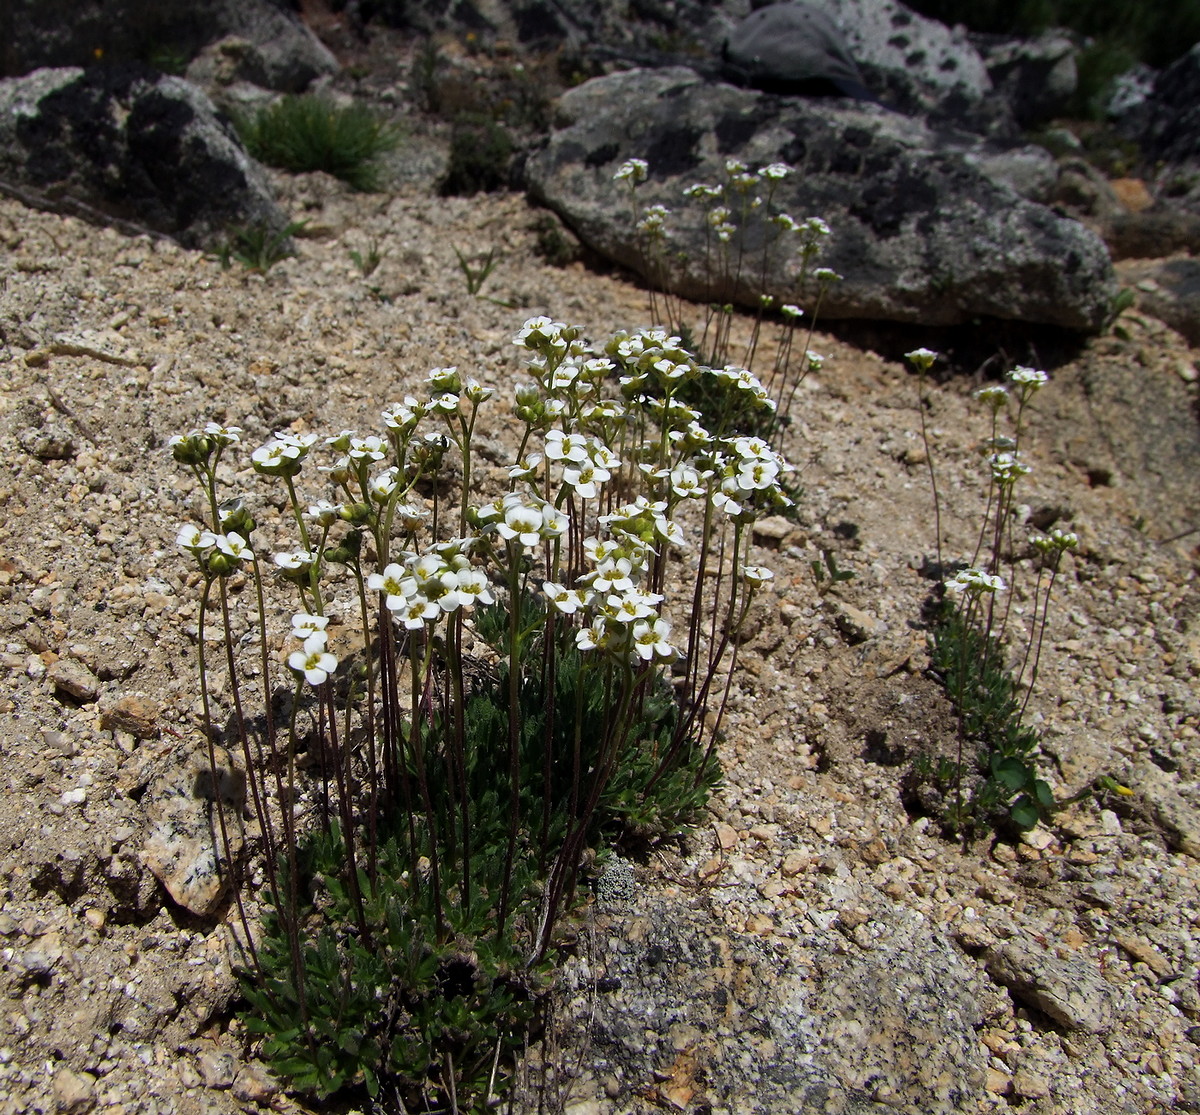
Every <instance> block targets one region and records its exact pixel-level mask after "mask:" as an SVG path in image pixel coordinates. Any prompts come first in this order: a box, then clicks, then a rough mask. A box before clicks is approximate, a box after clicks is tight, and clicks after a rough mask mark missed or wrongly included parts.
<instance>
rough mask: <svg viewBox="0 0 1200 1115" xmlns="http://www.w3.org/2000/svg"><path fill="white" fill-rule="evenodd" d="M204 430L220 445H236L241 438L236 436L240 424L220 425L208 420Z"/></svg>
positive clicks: (239, 430)
mask: <svg viewBox="0 0 1200 1115" xmlns="http://www.w3.org/2000/svg"><path fill="white" fill-rule="evenodd" d="M204 432H205V433H206V434H207V435H208V436H209V437H210V438H212V439H213V441H215V442H216V443H217V444H218V445H220V446H225V445H236V444H237V443H238V442H239V441H241V440H242V439H241V438H240V437H239V436H238V435H239V434H240V433H241V432H242V428H241V426H222V425H221V424H220V423H219V422H209V423H208V425H207V426H205V427H204Z"/></svg>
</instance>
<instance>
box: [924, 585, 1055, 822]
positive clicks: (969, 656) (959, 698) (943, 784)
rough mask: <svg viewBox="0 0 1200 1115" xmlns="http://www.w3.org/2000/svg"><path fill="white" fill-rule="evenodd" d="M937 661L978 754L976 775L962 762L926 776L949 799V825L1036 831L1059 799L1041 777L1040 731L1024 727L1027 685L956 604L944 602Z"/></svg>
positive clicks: (934, 638) (934, 636) (936, 632)
mask: <svg viewBox="0 0 1200 1115" xmlns="http://www.w3.org/2000/svg"><path fill="white" fill-rule="evenodd" d="M929 657H930V665H931V667H932V669H933V671H934V673H935V675H936V676H938V677H939V678H940V679H941V681H942V684H943V685H944V686H945V689H946V694H947V695H948V696H949V697H950V699H951V701H952V702H953V704H954V706H955V711H956V713H957V715H958V721H959V731H960V733H961V735H962V737H963V739H964V740H966V741H969V742H970V743H971V744H973V745H974V747H975V749H976V753H975V756H974V768H975V769H974V772H973V774H972V773H969V772H967V771H963V770H961V769H960V768H959V765H958V764H954V763H951V764H945V765H944V766H942V767H941V768H940V769H938V768H935V767H933V766H930V765H928V764H926V766H925V769H924V771H923V773H924V774H925V776H926V777H927V778H928V779H929V781H931V782H932V783H933V784H934V785H935V786H937V788H938V789H939V790H940V791H941V792H942V793H943V794H945V796H946V799H947V805H946V810H945V814H944V816H943V820H944V821H945V822H946V824H947V826H948V827H949V828H950V829H951V830H953V831H959V832H961V831H969V830H971V829H972V828H980V829H987V828H990V827H993V826H995V825H997V824H1000V823H1006V822H1008V821H1011V822H1012V823H1013V824H1015V825H1016V826H1017V827H1018V828H1020V829H1030V828H1033V826H1034V825H1036V824H1037V822H1038V821H1039V820H1040V819H1041V818H1042V817H1043V816H1045V815H1047V814H1048V813H1049V812H1050V811H1051V810H1052V809H1054V807H1055V802H1054V795H1053V794H1052V793H1051V791H1050V787H1049V785H1048V784H1047V783H1046V782H1045V781H1044V780H1043V779H1041V778H1039V777H1038V776H1037V767H1036V759H1035V753H1036V751H1037V746H1038V734H1037V732H1035V731H1034V730H1033V729H1032V728H1030V727H1028V726H1027V725H1025V724H1024V723H1023V722H1022V712H1023V705H1022V703H1021V701H1020V700H1018V698H1019V696H1020V688H1019V686H1018V684H1017V681H1016V679H1015V678H1014V677H1013V675H1012V673H1010V672H1009V670H1008V667H1007V664H1006V659H1005V654H1004V651H1003V648H1002V647H1001V645H1000V643H999V640H997V639H996V638H995V637H994V636H992V635H991V634H990V633H988V632H987V631H985V630H981V629H980V628H979V627H978V626H977V625H974V624H972V623H971V622H970V621H969V620H968V618H967V616H966V614H965V613H964V612H963V611H962V610H961V609H960V608H959V607H958V606H957V605H956V604H954V603H953V602H951V601H949V600H942V601H941V602H940V603H939V605H938V608H937V611H936V614H935V617H934V622H933V625H932V630H931V632H930V655H929ZM961 762H962V760H960V763H961ZM964 780H965V781H966V782H967V783H968V787H969V789H968V791H967V793H966V794H964V793H963V792H962V790H963V789H964V787H963V786H962V782H963V781H964Z"/></svg>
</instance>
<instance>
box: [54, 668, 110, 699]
mask: <svg viewBox="0 0 1200 1115" xmlns="http://www.w3.org/2000/svg"><path fill="white" fill-rule="evenodd" d="M47 674H48V675H49V677H50V680H51V681H52V682H54V688H55V689H57V690H58V691H59V692H61V693H65V694H67V696H68V697H73V698H75V700H77V701H83V702H85V703H90V702H92V701H94V700H96V699H97V698H98V697H99V696H100V679H99V678H97V677H96V675H95V674H93V673H92V671H91V670H89V669H88V668H87V667H86V666H85V665H84V664H83V663H82V662H80V661H78V660H77V659H75V658H60V659H59V660H58V661H57V662H55V663H54V664H53V665H52V666H51V667H50V669H49V670H48V671H47Z"/></svg>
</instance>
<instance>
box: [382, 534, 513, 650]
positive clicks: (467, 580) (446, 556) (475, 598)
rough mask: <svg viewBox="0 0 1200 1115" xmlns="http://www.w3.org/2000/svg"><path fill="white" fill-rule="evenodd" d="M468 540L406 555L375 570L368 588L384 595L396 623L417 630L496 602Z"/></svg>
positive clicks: (407, 628) (385, 602)
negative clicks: (471, 555) (470, 554)
mask: <svg viewBox="0 0 1200 1115" xmlns="http://www.w3.org/2000/svg"><path fill="white" fill-rule="evenodd" d="M468 546H469V542H468V541H467V540H456V541H452V542H449V543H443V544H441V545H439V546H437V547H435V548H434V550H433V551H431V552H429V553H425V554H421V555H417V554H405V555H404V556H403V560H402V562H391V563H389V564H388V565H387V566H385V567H384V569H383V572H382V573H372V574H371V575H370V576H369V577H368V578H367V587H368V588H369V589H371V590H372V591H373V592H378V593H381V594H382V595H383V598H384V604H385V605H386V606H387V609H388V611H390V612H391V613H392V616H393V618H394V619H395V621H396V623H397V624H398V625H400V626H402V627H404V628H405V629H406V630H409V631H417V630H420V629H421V628H423V627H424V626H425V625H426V624H427V623H429V622H431V621H433V620H437V619H440V618H441V617H442V616H444V615H449V614H450V613H451V612H456V611H458V610H459V609H470V608H473V607H474V606H475V605H476V604H494V603H495V601H496V598H495V597H494V596H493V595H492V590H491V586H490V584H489V583H488V578H487V574H486V573H485V572H484V571H483V570H482V569H478V568H476V567H475V566H474V565H472V563H471V559H470V558H469V557H468V556H467V554H466V553H465V552H464V550H465V549H466V548H467V547H468Z"/></svg>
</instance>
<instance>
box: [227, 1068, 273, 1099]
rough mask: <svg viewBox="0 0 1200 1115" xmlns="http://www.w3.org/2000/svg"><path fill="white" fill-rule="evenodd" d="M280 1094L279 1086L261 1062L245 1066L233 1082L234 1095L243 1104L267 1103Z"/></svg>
mask: <svg viewBox="0 0 1200 1115" xmlns="http://www.w3.org/2000/svg"><path fill="white" fill-rule="evenodd" d="M278 1093H279V1085H278V1084H277V1083H276V1082H275V1079H274V1077H272V1076H271V1074H270V1072H268V1071H267V1067H266V1065H264V1064H263V1063H262V1062H261V1061H251V1062H250V1063H249V1064H248V1065H244V1066H243V1067H242V1070H241V1072H239V1073H238V1074H237V1077H236V1078H235V1079H234V1081H233V1095H234V1097H235V1098H236V1099H239V1100H241V1101H242V1102H243V1103H266V1102H267V1101H269V1100H270V1099H271V1098H272V1097H274V1096H276V1095H278Z"/></svg>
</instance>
